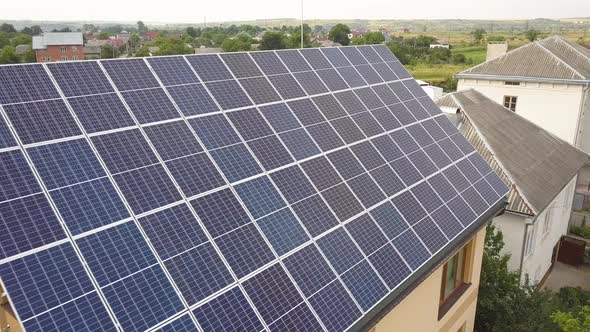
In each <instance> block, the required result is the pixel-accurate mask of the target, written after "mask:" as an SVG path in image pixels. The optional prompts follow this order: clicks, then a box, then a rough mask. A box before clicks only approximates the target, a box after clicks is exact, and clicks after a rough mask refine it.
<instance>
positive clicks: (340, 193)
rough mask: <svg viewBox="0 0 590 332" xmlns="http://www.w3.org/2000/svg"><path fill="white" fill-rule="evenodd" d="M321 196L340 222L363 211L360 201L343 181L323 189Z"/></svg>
mask: <svg viewBox="0 0 590 332" xmlns="http://www.w3.org/2000/svg"><path fill="white" fill-rule="evenodd" d="M322 196H324V199H325V200H326V202H327V203H328V205H330V207H331V208H332V210H333V211H334V213H335V214H336V216H337V217H338V219H340V221H341V222H344V221H346V220H348V219H350V218H352V217H354V216H355V215H357V214H358V213H361V212H362V211H363V207H362V205H361V203H359V201H358V200H357V199H356V197H354V194H353V193H352V191H350V189H348V187H347V186H346V185H345V184H344V183H341V184H339V185H337V186H335V187H332V188H330V189H327V190H325V191H324V192H322Z"/></svg>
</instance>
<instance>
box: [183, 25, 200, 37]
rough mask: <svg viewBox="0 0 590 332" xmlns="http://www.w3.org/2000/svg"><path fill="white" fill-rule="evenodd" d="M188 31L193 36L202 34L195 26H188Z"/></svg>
mask: <svg viewBox="0 0 590 332" xmlns="http://www.w3.org/2000/svg"><path fill="white" fill-rule="evenodd" d="M186 33H187V34H188V35H189V36H191V37H193V38H196V37H199V36H200V35H201V33H200V31H198V32H197V29H195V28H193V27H188V28H186Z"/></svg>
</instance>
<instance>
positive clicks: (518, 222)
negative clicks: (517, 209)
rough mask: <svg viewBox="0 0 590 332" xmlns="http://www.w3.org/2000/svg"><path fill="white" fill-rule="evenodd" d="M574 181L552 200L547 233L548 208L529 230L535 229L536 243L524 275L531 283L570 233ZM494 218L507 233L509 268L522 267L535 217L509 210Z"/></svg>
mask: <svg viewBox="0 0 590 332" xmlns="http://www.w3.org/2000/svg"><path fill="white" fill-rule="evenodd" d="M574 184H575V179H572V181H571V182H570V183H569V184H568V185H567V186H566V187H565V188H564V189H563V191H562V192H561V193H560V194H559V195H557V197H555V199H554V200H553V202H552V203H551V205H550V207H552V209H551V211H552V212H551V214H550V226H549V229H548V231H547V232H546V233H545V232H544V230H543V222H544V220H545V217H546V216H547V211H543V212H542V213H541V214H539V216H538V218H537V219H536V221H535V223H534V225H531V226H529V227H528V231H529V232H534V240H533V243H534V244H533V249H532V252H531V254H530V255H529V256H527V257H525V258H524V260H523V264H522V274H523V276H524V274H528V275H529V278H530V281H531V283H537V282H539V281H540V280H541V279H542V278H543V276H544V275H545V273H546V272H547V270H549V267H550V266H551V255H552V253H553V247H554V246H555V244H557V242H558V241H559V239H560V238H561V236H562V235H564V234H566V233H567V226H568V220H569V217H570V211H571V204H572V200H571V198H572V193H573V189H574ZM493 222H494V225H495V226H496V227H497V228H498V229H499V230H501V231H502V233H503V235H504V250H503V252H504V253H506V254H510V260H509V261H508V268H509V269H511V270H518V268H519V267H520V259H521V255H522V252H523V245H524V236H525V229H526V226H525V225H526V224H527V223H532V219H530V218H528V217H526V216H523V215H518V214H513V213H510V212H506V213H504V214H503V215H501V216H499V217H496V218H494V220H493Z"/></svg>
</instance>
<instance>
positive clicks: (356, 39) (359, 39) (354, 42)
mask: <svg viewBox="0 0 590 332" xmlns="http://www.w3.org/2000/svg"><path fill="white" fill-rule="evenodd" d="M366 43H367V40H366V39H365V37H354V38H352V40H351V41H350V44H352V45H365V44H366Z"/></svg>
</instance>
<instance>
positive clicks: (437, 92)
mask: <svg viewBox="0 0 590 332" xmlns="http://www.w3.org/2000/svg"><path fill="white" fill-rule="evenodd" d="M416 82H417V83H418V85H419V86H420V87H421V88H422V90H424V92H426V94H427V95H428V97H430V99H432V100H435V99H438V98H440V97H442V96H443V89H442V88H439V87H438V86H434V85H431V84H428V83H426V82H424V81H421V80H416Z"/></svg>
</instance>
